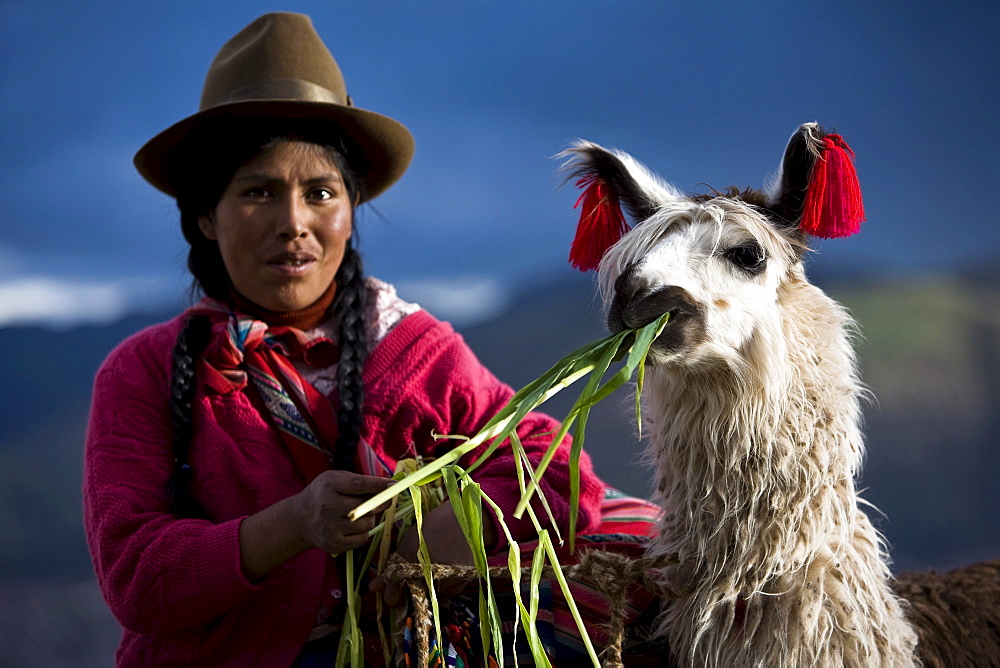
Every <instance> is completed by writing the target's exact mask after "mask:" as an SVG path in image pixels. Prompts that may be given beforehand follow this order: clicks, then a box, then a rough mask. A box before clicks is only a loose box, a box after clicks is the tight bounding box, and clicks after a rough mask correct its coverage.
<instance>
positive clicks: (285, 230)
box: [277, 197, 308, 240]
mask: <svg viewBox="0 0 1000 668" xmlns="http://www.w3.org/2000/svg"><path fill="white" fill-rule="evenodd" d="M279 216H280V218H279V220H278V226H277V234H278V237H279V238H281V239H286V240H287V239H298V238H299V237H303V236H305V234H306V232H307V231H308V226H307V219H308V207H307V206H306V204H305V202H302V201H301V200H300V199H299V198H297V197H290V198H288V200H287V201H286V202H284V203H283V206H282V207H281V209H280V213H279Z"/></svg>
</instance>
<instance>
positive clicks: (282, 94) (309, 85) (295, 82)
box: [201, 79, 353, 111]
mask: <svg viewBox="0 0 1000 668" xmlns="http://www.w3.org/2000/svg"><path fill="white" fill-rule="evenodd" d="M250 100H274V101H277V100H282V101H292V100H294V101H297V102H326V103H331V104H339V105H341V106H348V107H350V106H353V105H352V103H351V96H350V95H348V96H347V100H346V101H345V100H343V99H341V98H340V97H338V96H337V95H336V94H335V93H334V92H333V91H331V90H330V89H329V88H324V87H323V86H320V85H319V84H314V83H313V82H311V81H305V80H304V79H265V80H264V81H258V82H256V83H252V84H250V85H248V86H244V87H242V88H237V89H236V90H234V91H232V92H231V93H229V95H227V96H226V97H224V98H223V99H221V100H217V101H215V102H213V103H212V104H202V106H201V109H202V111H204V110H206V109H210V108H212V107H217V106H221V105H223V104H232V103H234V102H247V101H250Z"/></svg>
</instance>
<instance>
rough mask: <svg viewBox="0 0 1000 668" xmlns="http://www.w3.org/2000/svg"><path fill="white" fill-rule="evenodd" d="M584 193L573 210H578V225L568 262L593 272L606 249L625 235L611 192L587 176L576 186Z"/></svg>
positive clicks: (598, 180) (615, 196)
mask: <svg viewBox="0 0 1000 668" xmlns="http://www.w3.org/2000/svg"><path fill="white" fill-rule="evenodd" d="M576 185H577V187H579V188H583V189H584V191H583V193H582V194H581V195H580V197H579V198H577V200H576V204H574V205H573V208H574V209H575V208H577V207H580V204H581V203H582V204H583V207H582V208H580V222H579V223H577V226H576V236H575V237H574V238H573V245H572V246H571V247H570V251H569V261H570V264H572V265H573V266H574V267H576V268H577V269H579V270H580V271H589V270H591V269H597V267H598V266H600V264H601V258H602V257H604V254H605V253H606V252H607V251H608V249H609V248H611V247H612V246H614V245H615V244H616V243H618V240H619V239H621V238H622V236H623V235H624V234H625V233H626V232H628V229H629V228H628V224H627V223H626V222H625V216H624V214H622V207H621V204H619V202H618V196H617V194H616V193H615V190H614V188H611V187H610V186H608V184H607V182H605V181H604V179H602V178H601V177H599V176H598V175H597V174H588V175H586V176H584V177H583V178H581V179H580V180H578V181H577V182H576Z"/></svg>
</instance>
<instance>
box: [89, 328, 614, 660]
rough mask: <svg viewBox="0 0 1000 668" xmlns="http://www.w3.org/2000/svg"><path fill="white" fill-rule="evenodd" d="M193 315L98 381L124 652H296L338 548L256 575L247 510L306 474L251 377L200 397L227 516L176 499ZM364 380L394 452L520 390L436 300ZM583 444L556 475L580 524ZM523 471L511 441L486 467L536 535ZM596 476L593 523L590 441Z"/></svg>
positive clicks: (137, 347) (112, 573)
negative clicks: (182, 509) (244, 556)
mask: <svg viewBox="0 0 1000 668" xmlns="http://www.w3.org/2000/svg"><path fill="white" fill-rule="evenodd" d="M181 324H182V318H181V317H178V318H175V319H173V320H171V321H169V322H165V323H161V324H159V325H155V326H153V327H150V328H148V329H146V330H144V331H142V332H139V333H138V334H135V335H134V336H132V337H130V338H129V339H127V340H126V341H124V342H123V343H122V344H121V345H119V346H118V347H117V348H116V349H115V350H114V351H113V352H112V353H111V354H110V355H109V357H108V359H107V360H106V361H105V362H104V364H103V365H102V367H101V369H100V370H99V372H98V374H97V378H96V380H95V385H94V400H93V407H92V410H91V416H90V426H89V429H88V433H87V445H86V458H85V464H84V513H85V524H86V532H87V540H88V542H89V545H90V550H91V554H92V557H93V560H94V564H95V569H96V572H97V579H98V582H99V584H100V586H101V589H102V591H103V592H104V597H105V599H106V600H107V602H108V605H109V606H110V608H111V610H112V612H113V613H114V615H115V616H116V617H117V619H118V620H119V622H120V623H121V624H122V626H123V628H124V634H123V637H122V642H121V646H120V647H119V650H118V664H119V665H123V666H139V665H142V666H149V665H171V664H184V665H191V664H198V665H211V666H222V665H240V666H248V665H261V666H282V665H290V664H291V663H292V662H293V661H294V659H295V657H296V655H297V654H298V652H299V651H300V649H301V647H302V645H303V644H304V643H305V641H306V638H307V636H308V634H309V631H310V629H311V628H312V627H313V625H314V624H315V623H316V616H317V611H318V607H319V601H320V594H321V585H322V582H323V577H324V571H325V568H326V560H327V559H329V558H330V557H329V556H328V555H327V554H325V553H324V552H322V551H320V550H316V549H313V550H308V551H306V552H304V553H302V554H300V555H298V556H296V557H294V558H292V559H290V560H289V561H287V562H286V563H284V564H282V565H281V566H279V567H277V568H275V569H274V570H273V571H271V572H270V573H269V574H268V576H267V577H266V578H265V579H264V580H262V581H261V582H258V583H251V582H249V581H248V580H247V579H246V578H245V576H244V575H243V570H242V566H241V562H240V549H239V538H238V535H239V525H240V522H241V521H242V520H243V519H244V518H245V517H247V516H248V515H251V514H253V513H255V512H257V511H259V510H261V509H263V508H265V507H267V506H269V505H271V504H273V503H275V502H277V501H279V500H281V499H284V498H286V497H289V496H291V495H293V494H296V493H297V492H299V491H301V490H302V489H303V488H304V486H305V481H304V480H303V479H302V478H301V476H300V474H299V473H298V472H297V470H296V468H295V467H294V466H293V464H292V462H291V461H290V460H289V458H288V457H287V456H286V454H285V453H284V451H283V446H282V444H281V439H280V437H279V436H278V434H277V432H276V430H275V428H274V427H273V426H272V425H271V423H270V422H269V421H268V420H267V419H266V418H265V417H264V416H262V415H261V414H260V413H258V411H257V410H256V409H255V408H254V405H253V403H252V402H251V400H250V398H249V397H248V396H247V394H245V393H244V392H231V393H229V394H223V395H218V394H216V395H211V396H206V395H205V394H203V393H200V392H199V393H198V394H197V395H196V399H195V406H194V410H193V420H194V424H195V425H196V432H195V435H194V439H193V442H192V448H191V458H190V461H191V465H192V468H193V470H194V472H195V479H194V482H193V484H192V491H193V493H194V495H195V497H196V498H197V499H198V500H199V501H200V502H201V503H202V505H203V506H204V507H205V508H206V510H207V511H208V513H209V514H210V516H211V517H212V518H213V520H214V521H211V522H209V521H205V520H196V519H181V518H178V517H177V516H176V515H174V514H173V513H172V512H171V509H170V507H169V504H168V501H167V498H166V493H165V486H166V481H167V479H168V477H169V476H170V473H171V470H172V458H173V445H172V434H173V430H172V427H171V421H170V415H169V410H168V405H169V393H168V388H169V382H170V379H169V374H170V371H169V370H170V355H171V351H172V349H173V346H174V343H175V340H176V338H177V334H178V333H179V331H180V328H181ZM364 380H365V387H366V394H365V402H366V403H365V433H364V436H365V438H366V440H367V441H368V442H369V443H370V444H371V446H372V447H373V448H374V449H375V450H376V452H378V453H379V454H381V455H382V456H383V458H384V459H385V460H387V461H390V462H394V461H396V460H399V459H403V458H406V457H412V456H414V455H415V454H421V455H430V454H432V453H433V452H434V450H435V448H436V447H440V446H441V443H442V442H438V441H434V440H433V439H432V437H431V434H432V433H435V432H436V433H439V434H465V435H472V434H474V433H476V432H477V431H478V430H479V428H480V427H481V426H482V425H483V424H484V423H485V422H486V421H487V420H489V419H490V418H491V417H492V416H493V415H494V414H495V413H496V412H497V411H498V410H499V409H500V408H501V407H503V406H504V405H505V404H506V402H507V400H508V399H509V398H510V396H511V394H512V390H511V388H510V387H508V386H507V385H505V384H503V383H501V382H500V381H499V380H497V379H496V378H495V377H494V376H493V375H492V374H491V373H490V372H489V371H488V370H487V369H486V368H484V367H483V366H482V365H481V364H480V363H479V361H478V360H477V359H476V358H475V356H474V355H473V353H472V351H471V350H469V348H468V347H467V346H466V344H465V342H464V341H463V340H462V338H461V336H459V335H458V334H456V333H455V332H454V331H453V330H452V328H451V327H450V326H449V325H448V324H446V323H442V322H440V321H438V320H435V319H434V318H433V317H432V316H430V315H429V314H427V313H426V312H424V311H418V312H417V313H414V314H412V315H410V316H408V317H406V318H405V319H404V320H403V321H402V322H400V323H399V325H397V326H396V328H395V329H393V330H392V331H391V332H390V333H389V335H388V336H386V338H384V339H383V340H382V341H381V342H380V343H379V344H378V345H377V346H376V348H375V350H373V351H372V354H371V356H370V357H369V359H368V362H367V364H366V366H365V370H364ZM556 428H557V423H556V421H555V420H553V419H551V418H549V417H547V416H544V415H541V414H537V413H535V414H530V415H529V416H528V417H527V418H526V419H525V421H524V422H523V423H522V425H521V427H520V428H519V430H518V433H519V435H520V437H521V439H522V440H523V442H524V446H525V448H526V449H527V450H528V451H529V453H530V456H531V458H532V459H533V461H536V462H537V461H538V459H539V458H540V456H541V453H542V452H544V450H545V449H546V447H547V445H548V443H549V441H550V440H551V432H552V431H553V430H554V429H556ZM546 434H548V435H546ZM444 443H446V444H447V443H449V441H444ZM445 447H447V446H445ZM476 454H477V453H475V452H474V453H472V454H470V455H469V456H468V457H467V458H466V460H465V461H464V462H463V463H464V464H465V465H468V464H469V463H471V461H473V460H474V459H475V456H476ZM568 456H569V448H568V443H564V444H563V445H562V447H561V448H560V450H559V452H558V453H557V454H556V457H555V459H554V461H553V463H552V465H551V466H550V467H549V469H548V471H547V472H546V474H545V477H544V479H543V483H544V484H543V487H544V488H545V493H546V496H547V498H548V500H549V503H550V505H551V507H552V512H553V515H554V516H555V518H556V521H557V522H558V523H559V524H560V526H561V527H563V530H564V531H565V527H566V526H567V525H568V516H569V503H568V501H567V498H568V496H569V494H568V490H569V481H568V466H567V461H568ZM513 470H514V469H513V457H512V456H511V454H510V452H509V450H508V451H503V450H500V451H497V452H496V453H494V455H493V456H492V457H491V458H490V460H489V461H488V462H486V463H484V464H483V465H482V466H481V467H480V468H479V469H477V471H476V474H475V475H474V478H475V479H476V481H477V482H479V483H480V484H481V485H482V488H483V491H484V492H485V493H486V494H487V495H489V496H490V497H491V498H492V499H493V500H494V501H496V502H497V504H498V505H499V506H500V507H501V508H502V509H503V510H504V512H505V514H506V520H507V522H508V524H509V525H510V526H511V527H512V530H513V532H514V534H515V537H526V536H530V535H533V530H532V529H531V526H530V524H529V523H528V522H527V520H524V521H522V522H520V523H514V522H513V518H512V517H511V513H512V512H513V509H514V506H515V505H516V503H517V500H518V497H519V494H518V491H517V484H516V482H515V478H514V475H513ZM581 477H582V483H581V493H580V520H579V530H580V531H585V530H586V529H587V528H589V527H590V526H592V525H593V524H594V523H596V522H597V521H598V520H599V517H598V515H599V510H598V507H599V503H600V499H601V496H602V492H603V487H604V485H603V483H602V482H601V481H600V480H599V479H598V478H597V477H596V476H595V475H594V474H593V471H592V469H591V464H590V460H589V458H588V457H587V456H586V454H584V455H583V457H582V458H581Z"/></svg>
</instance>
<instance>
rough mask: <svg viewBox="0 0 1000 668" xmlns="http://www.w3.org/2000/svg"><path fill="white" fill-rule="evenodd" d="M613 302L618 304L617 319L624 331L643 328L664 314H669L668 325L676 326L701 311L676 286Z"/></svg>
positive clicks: (685, 293) (693, 300)
mask: <svg viewBox="0 0 1000 668" xmlns="http://www.w3.org/2000/svg"><path fill="white" fill-rule="evenodd" d="M615 302H616V303H617V304H618V313H617V318H618V319H619V320H620V321H621V324H622V326H623V327H625V328H626V329H636V328H638V327H644V326H645V325H648V324H649V323H651V322H653V321H654V320H656V319H657V318H659V317H660V316H661V315H663V314H664V313H670V324H671V325H676V324H677V323H678V322H679V321H680V320H685V319H687V318H689V317H692V316H696V315H698V313H699V312H700V311H701V309H700V307H699V306H698V302H697V301H696V300H695V299H694V297H692V296H691V293H690V292H688V291H687V290H685V289H684V288H682V287H679V286H676V285H668V286H666V287H662V288H657V289H656V290H653V291H652V292H649V293H646V294H634V295H633V298H632V299H621V300H619V298H616V299H615ZM613 310H614V307H613Z"/></svg>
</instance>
